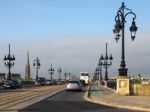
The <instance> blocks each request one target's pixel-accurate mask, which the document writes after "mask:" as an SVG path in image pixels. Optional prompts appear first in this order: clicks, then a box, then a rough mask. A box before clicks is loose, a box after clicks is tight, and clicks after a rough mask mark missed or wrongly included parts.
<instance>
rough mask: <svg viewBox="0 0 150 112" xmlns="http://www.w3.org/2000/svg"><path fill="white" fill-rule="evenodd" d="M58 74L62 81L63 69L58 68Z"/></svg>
mask: <svg viewBox="0 0 150 112" xmlns="http://www.w3.org/2000/svg"><path fill="white" fill-rule="evenodd" d="M57 72H58V74H59V81H60V80H61V73H62V70H61V68H58V70H57Z"/></svg>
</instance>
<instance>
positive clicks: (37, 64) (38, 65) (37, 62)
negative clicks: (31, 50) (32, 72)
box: [33, 57, 41, 81]
mask: <svg viewBox="0 0 150 112" xmlns="http://www.w3.org/2000/svg"><path fill="white" fill-rule="evenodd" d="M40 66H41V64H40V60H39V58H38V57H37V58H36V59H35V60H34V61H33V67H36V81H38V69H40Z"/></svg>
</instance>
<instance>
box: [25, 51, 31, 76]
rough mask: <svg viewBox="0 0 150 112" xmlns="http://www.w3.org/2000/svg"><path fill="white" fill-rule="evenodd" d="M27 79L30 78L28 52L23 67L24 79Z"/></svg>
mask: <svg viewBox="0 0 150 112" xmlns="http://www.w3.org/2000/svg"><path fill="white" fill-rule="evenodd" d="M27 78H31V76H30V60H29V52H27V62H26V66H25V79H27Z"/></svg>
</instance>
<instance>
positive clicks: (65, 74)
mask: <svg viewBox="0 0 150 112" xmlns="http://www.w3.org/2000/svg"><path fill="white" fill-rule="evenodd" d="M64 78H65V79H64V80H65V81H66V79H67V72H66V70H65V73H64Z"/></svg>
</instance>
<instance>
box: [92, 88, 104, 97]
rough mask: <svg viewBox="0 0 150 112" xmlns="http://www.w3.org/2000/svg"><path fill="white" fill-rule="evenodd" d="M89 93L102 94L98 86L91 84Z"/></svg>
mask: <svg viewBox="0 0 150 112" xmlns="http://www.w3.org/2000/svg"><path fill="white" fill-rule="evenodd" d="M90 95H91V96H101V95H102V94H101V92H100V90H99V87H98V86H92V88H91V91H90Z"/></svg>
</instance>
